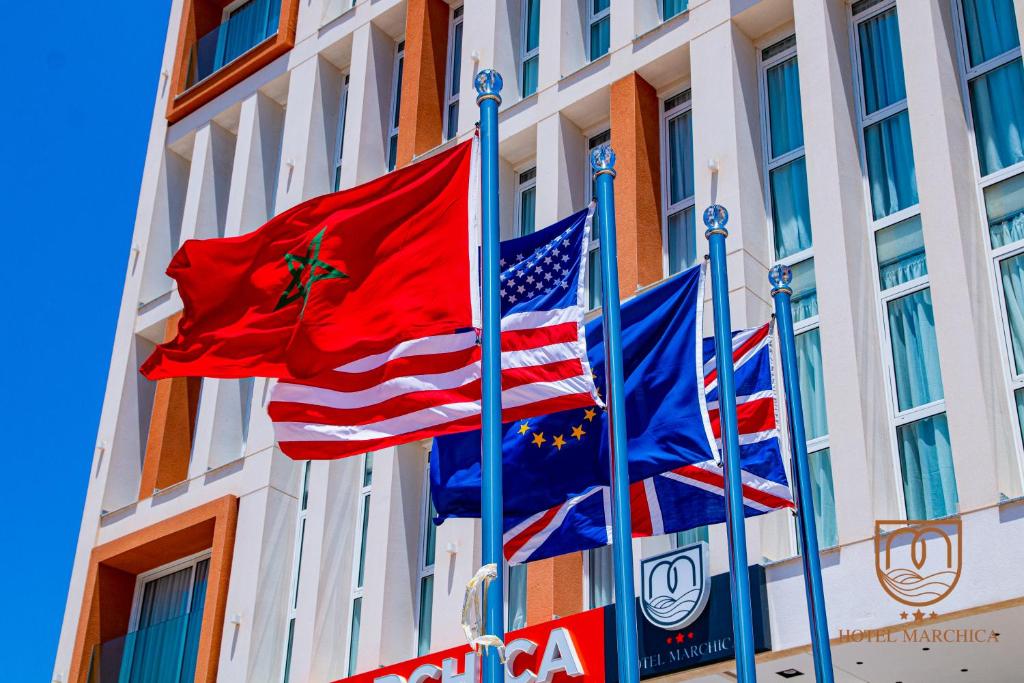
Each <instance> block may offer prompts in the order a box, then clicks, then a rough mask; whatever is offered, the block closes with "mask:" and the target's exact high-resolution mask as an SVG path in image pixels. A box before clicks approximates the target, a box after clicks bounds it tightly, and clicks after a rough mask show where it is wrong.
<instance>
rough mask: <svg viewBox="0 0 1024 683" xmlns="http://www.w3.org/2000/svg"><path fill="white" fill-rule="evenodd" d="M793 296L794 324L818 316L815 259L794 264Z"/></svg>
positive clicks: (791, 284)
mask: <svg viewBox="0 0 1024 683" xmlns="http://www.w3.org/2000/svg"><path fill="white" fill-rule="evenodd" d="M790 288H791V289H792V290H793V296H792V297H790V306H791V307H792V309H793V322H797V323H798V322H800V321H801V320H807V319H808V318H813V317H814V316H816V315H818V289H817V286H816V285H815V282H814V259H807V260H805V261H801V262H800V263H796V264H793V281H792V282H791V283H790Z"/></svg>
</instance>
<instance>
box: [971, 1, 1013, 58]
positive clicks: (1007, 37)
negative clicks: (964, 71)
mask: <svg viewBox="0 0 1024 683" xmlns="http://www.w3.org/2000/svg"><path fill="white" fill-rule="evenodd" d="M961 2H962V3H963V8H964V27H965V28H966V29H967V52H968V53H969V54H970V61H971V66H977V65H978V64H981V63H982V62H987V61H988V60H990V59H992V58H993V57H998V56H999V55H1001V54H1003V53H1004V52H1006V51H1007V50H1012V49H1013V48H1015V47H1017V46H1018V45H1020V35H1019V34H1018V33H1017V18H1016V16H1014V13H1013V0H961Z"/></svg>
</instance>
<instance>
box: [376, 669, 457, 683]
mask: <svg viewBox="0 0 1024 683" xmlns="http://www.w3.org/2000/svg"><path fill="white" fill-rule="evenodd" d="M440 677H441V669H439V668H438V667H436V666H434V665H433V664H421V665H420V666H418V667H416V669H415V670H413V672H412V674H410V675H409V683H426V682H427V681H429V680H437V679H438V678H440ZM373 683H379V681H374V682H373Z"/></svg>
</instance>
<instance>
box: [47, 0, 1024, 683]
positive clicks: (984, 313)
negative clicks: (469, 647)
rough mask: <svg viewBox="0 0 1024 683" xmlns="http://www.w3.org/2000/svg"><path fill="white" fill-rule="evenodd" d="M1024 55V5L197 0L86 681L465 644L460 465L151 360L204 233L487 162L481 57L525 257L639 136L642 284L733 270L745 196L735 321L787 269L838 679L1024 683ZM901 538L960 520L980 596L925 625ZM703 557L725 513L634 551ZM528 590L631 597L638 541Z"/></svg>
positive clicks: (145, 182) (470, 566) (791, 665)
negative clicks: (618, 568) (478, 97)
mask: <svg viewBox="0 0 1024 683" xmlns="http://www.w3.org/2000/svg"><path fill="white" fill-rule="evenodd" d="M1022 34H1024V1H1022V0H857V1H856V2H852V3H849V2H845V1H843V0H689V2H687V0H465V2H464V4H463V3H462V0H453V1H452V2H451V3H449V2H445V1H444V0H304V1H302V2H300V0H235V1H233V2H226V1H225V0H173V2H172V3H171V13H170V22H169V29H168V33H167V39H166V44H165V49H164V57H163V63H162V71H161V73H160V74H159V75H158V76H159V77H158V87H157V93H156V103H155V107H154V112H153V120H152V127H151V133H150V138H149V145H148V150H147V157H146V164H145V170H144V174H143V179H142V186H141V191H140V197H139V208H138V214H137V219H136V225H135V231H134V237H133V244H132V249H131V254H130V256H129V261H128V269H127V273H126V278H125V287H124V295H123V299H122V304H121V309H120V315H119V319H118V324H117V331H116V337H115V343H114V349H113V354H112V360H111V365H110V372H109V376H108V383H107V389H106V395H105V399H104V406H103V411H102V416H101V420H100V425H99V430H98V436H97V441H96V448H95V452H94V454H93V466H92V468H91V470H90V471H91V476H90V481H89V488H88V494H87V498H86V503H85V509H84V513H83V517H82V523H81V532H80V537H79V542H78V548H77V553H76V556H75V563H74V569H73V573H72V577H71V583H70V587H69V590H68V599H67V607H66V611H65V616H64V622H63V628H62V632H61V638H60V643H59V647H58V650H57V653H56V660H55V665H54V673H53V680H54V681H62V682H65V683H68V682H73V683H84V682H85V681H96V682H100V681H104V682H105V681H107V680H119V677H120V680H122V681H125V680H130V681H146V682H160V683H162V682H163V681H172V680H173V681H178V680H181V681H185V680H195V681H202V682H204V683H208V682H212V681H232V682H233V681H254V682H255V681H260V682H267V683H285V682H288V681H296V682H297V681H303V682H309V683H327V682H329V681H336V680H339V679H343V678H346V677H348V676H350V675H353V674H357V673H360V672H370V671H373V670H375V669H378V668H379V667H385V666H390V665H395V664H397V663H400V662H404V661H406V660H410V659H413V658H415V657H417V656H420V655H426V654H428V653H431V652H437V651H440V650H444V649H446V648H451V647H454V646H457V645H459V644H460V643H462V642H464V635H463V632H462V629H461V627H460V625H459V610H460V608H461V604H462V597H463V590H464V587H465V584H466V581H467V580H468V579H469V578H470V577H471V576H472V575H473V573H474V571H475V570H476V569H477V567H478V566H479V564H480V534H479V524H478V523H477V522H474V521H473V520H449V521H447V522H445V523H444V524H443V525H441V526H439V527H436V528H435V527H434V526H433V525H432V524H431V523H430V522H429V518H430V503H429V490H428V482H427V477H426V471H427V470H426V468H427V456H428V452H429V444H425V443H417V444H411V445H408V446H403V447H398V448H391V449H386V450H383V451H380V452H375V453H368V454H366V455H365V456H363V457H359V458H350V459H347V460H344V461H337V462H312V463H309V462H293V461H290V460H288V459H287V458H285V457H284V456H282V455H281V454H280V452H278V451H277V450H276V449H275V446H274V442H273V437H272V431H271V428H270V423H269V420H268V418H267V416H266V412H265V410H264V406H265V404H266V401H267V395H268V389H269V387H268V382H267V381H266V380H264V379H255V380H252V379H250V380H199V379H171V380H161V381H159V382H156V383H153V382H149V381H147V380H145V379H144V378H142V377H141V375H139V373H138V367H139V365H140V363H141V362H142V361H143V360H144V359H145V358H146V356H147V355H148V354H149V353H150V351H151V350H152V349H153V347H154V345H156V344H158V343H160V342H162V341H164V340H165V339H168V338H169V336H173V334H174V331H175V330H176V325H177V319H178V316H179V314H180V311H181V300H180V298H179V297H178V295H177V292H176V291H175V289H174V286H173V283H172V281H171V280H170V279H169V278H168V277H167V276H166V275H165V274H164V269H165V268H166V266H167V263H168V261H169V259H170V257H171V256H172V254H173V253H174V252H175V250H176V249H177V248H178V246H180V244H181V243H182V242H183V241H184V240H186V239H190V238H194V237H216V236H230V235H237V234H240V233H244V232H247V231H251V230H253V229H255V228H257V227H259V226H260V225H261V224H262V223H264V222H265V221H266V220H267V219H268V218H270V217H271V216H273V215H275V214H276V213H279V212H281V211H283V210H285V209H287V208H289V207H292V206H294V205H296V204H298V203H299V202H302V201H304V200H306V199H309V198H311V197H314V196H317V195H320V194H324V193H328V192H331V191H334V190H337V189H344V188H348V187H352V186H354V185H357V184H359V183H363V182H365V181H368V180H371V179H373V178H376V177H378V176H380V175H382V174H385V173H387V172H389V171H390V170H392V169H394V168H396V167H401V166H404V165H407V164H409V163H411V162H412V161H413V160H414V159H415V158H417V157H418V156H421V155H424V154H427V153H430V152H431V151H433V150H436V149H437V148H439V147H440V146H442V145H445V144H450V141H455V140H461V139H466V138H467V137H468V136H470V135H472V134H473V128H474V123H475V121H476V116H477V108H476V104H475V101H474V92H473V87H472V78H473V75H474V73H475V72H476V71H477V70H478V69H479V68H485V67H493V68H496V69H498V70H499V71H500V72H501V73H502V74H503V76H504V78H505V90H504V92H503V93H502V96H503V103H502V105H501V109H500V117H499V118H500V155H501V219H502V231H503V235H505V236H507V237H510V236H514V235H516V234H521V233H523V232H530V231H532V230H534V229H535V228H536V227H542V226H545V225H548V224H550V223H553V222H554V221H555V220H557V219H558V218H561V217H564V216H566V215H568V214H569V213H571V212H572V211H574V210H577V209H580V208H582V207H583V206H584V205H585V204H586V203H587V202H588V201H589V200H590V198H591V196H592V191H593V190H592V185H591V180H590V169H589V164H588V158H587V157H588V151H589V150H590V149H591V148H593V147H595V146H596V145H598V144H601V143H602V142H608V141H610V142H611V144H612V146H613V147H614V149H615V151H616V153H617V155H618V164H617V171H618V177H617V180H616V207H615V210H616V221H617V229H618V245H619V254H618V260H619V278H620V283H619V284H620V288H621V291H622V295H623V296H624V297H628V296H632V295H633V294H634V293H635V292H637V291H638V289H640V288H642V287H645V286H648V285H651V284H653V283H655V282H657V281H659V280H661V279H663V278H664V277H666V276H668V275H670V274H671V273H674V272H677V271H679V270H681V269H682V268H684V267H686V266H688V265H690V264H693V263H696V262H697V261H699V260H700V259H702V258H703V257H704V255H705V254H706V253H707V245H706V241H705V240H704V239H703V237H702V235H701V227H700V226H698V225H697V224H698V222H699V220H698V219H697V216H698V215H699V213H700V211H701V210H702V209H703V207H705V206H707V205H708V204H710V203H712V202H718V203H721V204H724V205H725V206H726V207H728V209H729V211H730V213H731V221H730V228H731V234H730V236H729V239H728V245H729V274H730V282H731V287H732V291H731V292H730V299H731V303H732V310H733V319H734V324H735V325H736V326H737V327H741V326H750V325H754V324H757V323H760V322H763V321H764V320H766V319H767V318H768V317H769V316H770V313H771V300H770V295H769V285H768V280H767V272H768V269H769V268H770V267H771V265H772V264H774V263H776V262H779V261H782V262H785V263H788V264H790V265H792V267H793V270H794V274H795V294H794V317H795V319H796V320H797V333H798V336H797V350H798V356H799V360H800V369H801V392H802V394H803V401H804V404H805V420H806V423H807V432H808V434H807V436H808V449H809V451H810V452H811V466H812V476H813V478H814V480H815V486H814V491H813V492H812V494H813V497H814V499H815V503H816V506H817V511H816V512H817V516H818V529H819V536H820V540H821V544H822V546H823V547H824V548H825V550H823V554H822V557H823V565H824V581H825V589H826V594H827V600H828V616H829V620H830V627H831V632H832V635H833V637H834V638H835V641H834V646H833V650H834V657H835V663H836V667H837V673H838V676H839V678H840V679H841V680H849V681H893V680H900V681H911V680H929V681H940V680H941V681H944V680H958V681H959V680H976V681H1002V680H1007V681H1009V680H1020V677H1021V673H1020V669H1019V661H1020V659H1019V652H1020V648H1021V647H1022V646H1024V634H1022V632H1021V628H1020V625H1021V624H1024V580H1022V579H1021V573H1020V569H1019V568H1020V567H1021V566H1024V543H1022V540H1024V499H1022V494H1024V474H1022V472H1024V445H1022V437H1021V431H1022V429H1021V426H1022V423H1024V67H1022V62H1021V50H1020V42H1021V40H1020V38H1021V35H1022ZM592 248H593V249H594V250H595V252H596V251H597V250H599V249H600V244H599V243H598V242H596V241H595V242H594V243H593V247H592ZM592 262H596V259H593V260H592ZM600 286H601V282H600V273H599V271H598V270H597V269H596V268H592V270H591V272H590V273H589V274H588V282H587V287H588V292H589V297H590V301H591V305H592V307H596V303H597V302H598V301H599V292H600ZM708 322H709V321H706V330H708V331H709V332H710V326H709V325H708ZM506 485H507V486H515V482H506ZM901 519H902V520H906V519H911V520H924V519H945V520H958V521H959V523H960V525H961V526H960V528H959V531H958V532H957V534H956V542H957V544H958V548H959V553H958V560H957V565H958V573H957V576H958V583H957V584H956V585H955V589H954V590H953V591H952V592H951V593H950V594H949V595H948V597H945V598H943V599H942V600H941V601H940V602H938V603H936V604H935V605H934V607H929V608H928V612H929V614H925V615H923V616H919V617H916V618H917V619H918V621H917V622H915V621H912V620H913V619H914V618H915V617H914V615H913V613H912V612H911V608H909V607H905V606H903V605H902V603H899V602H897V601H896V600H894V599H893V598H892V597H890V596H889V595H888V594H886V592H885V591H884V589H883V587H882V585H881V584H880V582H879V579H878V577H877V576H876V568H875V566H876V542H875V534H876V522H877V521H878V520H901ZM747 532H748V553H749V555H750V558H751V560H752V561H758V563H759V564H761V565H763V566H764V590H765V595H766V600H767V612H766V617H765V620H766V621H765V626H766V628H767V629H768V632H769V634H770V647H768V648H766V650H765V651H764V652H762V653H761V654H760V655H759V656H758V662H759V664H758V669H759V673H760V675H761V676H762V677H763V678H764V679H765V680H769V679H770V680H774V679H775V678H777V677H778V676H783V677H788V676H791V675H793V676H795V675H797V674H792V673H789V674H786V673H785V672H787V671H791V670H792V671H796V672H802V673H803V674H804V675H805V676H808V677H810V676H812V675H813V674H812V671H813V669H812V668H811V663H810V655H809V653H808V648H807V644H808V638H809V636H808V630H807V618H806V611H805V608H804V597H803V583H802V577H801V574H800V563H799V558H798V557H797V548H796V541H795V534H794V527H793V519H792V516H791V515H790V514H789V513H787V512H780V513H773V514H770V515H766V516H762V517H759V518H755V519H751V520H748V522H747ZM695 540H706V541H707V542H708V544H709V547H710V550H711V565H710V570H711V573H713V574H721V573H722V572H725V571H726V570H727V566H728V560H727V554H726V545H725V533H724V529H723V528H721V525H718V526H714V527H711V528H703V529H697V530H694V531H692V532H686V533H685V534H680V535H679V536H677V537H658V538H653V539H644V540H642V541H635V544H636V553H635V554H636V558H637V563H638V564H639V562H640V560H641V558H643V557H647V556H651V555H653V554H656V553H659V552H662V551H666V550H668V549H670V548H672V547H675V546H677V545H681V544H685V543H687V542H690V541H695ZM637 576H639V571H638V572H637ZM507 593H508V595H507V602H508V619H509V628H510V629H513V628H514V629H517V628H521V627H523V626H526V627H533V626H538V625H542V624H545V623H546V622H548V621H550V620H552V619H554V618H558V617H569V616H571V615H576V614H578V613H583V612H585V611H586V610H588V609H590V608H597V607H601V606H603V605H606V604H607V603H609V602H610V601H611V600H612V596H611V576H610V553H608V552H607V550H599V551H592V552H588V553H582V554H580V553H577V554H574V555H567V556H563V557H559V558H555V559H552V560H544V561H540V562H536V563H531V564H530V565H528V566H526V567H525V568H523V567H518V568H514V569H513V570H512V571H511V572H510V574H509V577H508V590H507ZM918 611H920V610H918ZM908 613H910V614H908ZM922 620H923V623H922ZM908 625H910V627H911V628H918V627H921V628H924V626H927V627H928V628H927V629H924V632H925V634H926V637H928V638H933V637H934V638H938V639H939V640H928V642H927V643H926V644H924V645H922V643H921V642H920V641H919V638H920V636H914V637H913V638H915V639H916V640H915V639H912V640H911V641H910V642H907V641H906V640H905V636H903V635H900V634H906V633H908V632H907V631H906V630H905V627H908ZM932 629H934V630H938V631H939V632H940V635H936V634H935V633H930V631H931V630H932ZM982 632H984V633H988V634H989V636H988V637H987V638H986V639H985V640H984V642H982V639H981V636H980V635H978V634H981V633H982ZM910 633H917V631H910ZM929 633H930V635H929ZM950 633H952V635H950ZM894 634H895V635H896V636H899V637H900V638H903V640H899V642H894V641H893V636H894ZM963 634H970V637H969V638H968V636H963V637H961V636H962V635H963ZM991 634H995V636H992V635H991ZM951 638H952V640H950V639H951ZM965 638H966V640H965ZM993 638H994V639H993ZM609 646H610V647H613V645H611V644H609ZM731 666H732V665H731V664H730V662H728V661H724V662H719V663H716V664H710V665H706V666H693V667H688V666H682V665H681V666H679V667H677V670H676V671H673V672H670V673H659V674H658V677H660V678H663V679H664V680H666V681H667V680H680V679H687V680H690V679H696V680H709V681H711V680H727V679H728V678H729V677H730V676H729V672H730V671H732V668H731ZM126 672H127V673H126ZM587 675H590V674H589V672H588V674H587ZM652 677H653V675H652Z"/></svg>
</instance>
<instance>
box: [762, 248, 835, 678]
mask: <svg viewBox="0 0 1024 683" xmlns="http://www.w3.org/2000/svg"><path fill="white" fill-rule="evenodd" d="M768 280H769V281H770V282H771V284H772V298H774V299H775V320H776V321H777V323H778V326H779V347H780V351H781V355H782V379H783V384H784V386H785V388H786V413H787V415H788V417H789V438H790V445H791V446H792V448H793V470H794V473H793V474H794V477H795V479H796V486H795V487H794V488H795V489H796V499H797V500H796V511H797V533H798V534H799V536H800V560H801V562H802V563H803V567H804V589H805V590H806V592H807V618H808V622H809V623H810V627H811V651H812V652H813V653H814V675H815V679H816V680H817V681H819V683H832V680H833V672H832V649H831V647H830V646H829V640H828V619H827V617H826V615H825V591H824V588H823V586H822V581H821V558H820V556H819V555H818V529H817V524H816V522H815V521H814V501H813V500H812V497H811V472H810V468H809V467H808V463H807V435H806V433H805V432H804V408H803V402H802V400H801V398H800V374H799V370H798V369H797V363H796V337H795V336H794V334H793V309H792V308H791V306H790V303H791V297H792V296H793V289H792V288H791V287H790V283H791V282H792V281H793V271H792V270H791V269H790V267H789V266H784V265H781V264H780V265H776V266H774V267H773V268H772V269H771V271H769V273H768Z"/></svg>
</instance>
